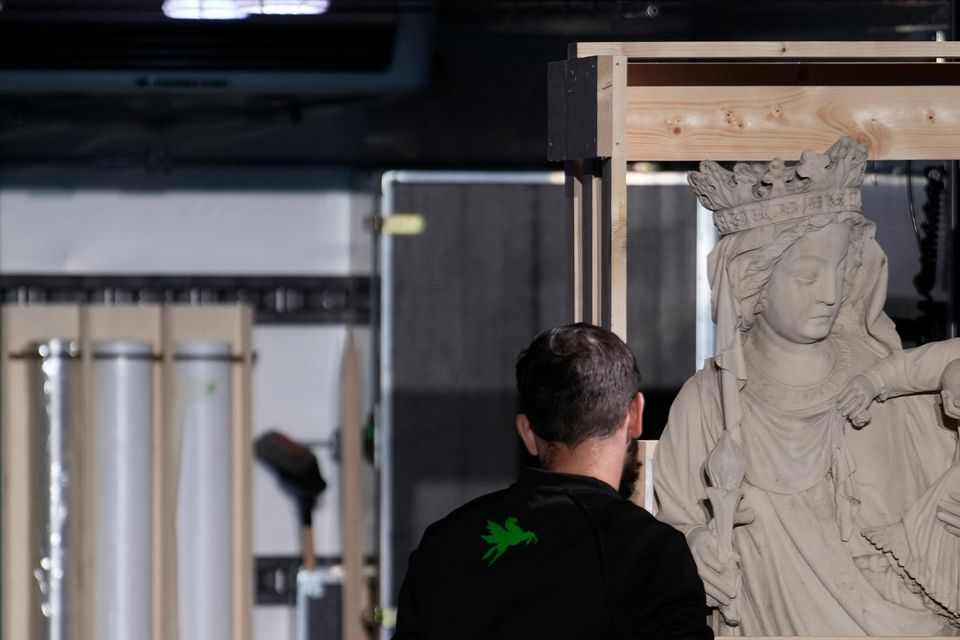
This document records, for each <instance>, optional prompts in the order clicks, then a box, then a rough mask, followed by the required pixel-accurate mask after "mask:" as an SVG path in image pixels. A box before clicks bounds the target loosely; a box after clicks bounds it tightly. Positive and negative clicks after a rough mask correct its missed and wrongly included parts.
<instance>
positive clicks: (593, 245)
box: [587, 160, 609, 325]
mask: <svg viewBox="0 0 960 640" xmlns="http://www.w3.org/2000/svg"><path fill="white" fill-rule="evenodd" d="M601 162H602V161H600V160H595V161H594V162H593V163H592V165H593V171H592V172H591V173H590V185H591V186H590V196H591V202H590V216H591V220H590V318H589V319H588V320H587V322H591V323H593V324H595V325H600V324H602V323H603V287H602V284H603V273H602V271H601V270H602V269H606V268H607V267H608V266H609V265H607V264H605V262H604V258H603V233H604V229H603V176H602V175H598V174H597V173H596V172H597V171H598V170H600V168H599V164H600V163H601Z"/></svg>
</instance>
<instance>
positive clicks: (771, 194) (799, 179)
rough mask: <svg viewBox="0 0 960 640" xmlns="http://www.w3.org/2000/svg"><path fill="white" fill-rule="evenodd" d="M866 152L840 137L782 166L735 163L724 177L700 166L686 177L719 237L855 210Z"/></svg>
mask: <svg viewBox="0 0 960 640" xmlns="http://www.w3.org/2000/svg"><path fill="white" fill-rule="evenodd" d="M867 151H868V147H867V145H866V144H864V143H856V142H854V141H853V140H852V139H851V138H847V137H843V138H840V139H839V140H837V142H836V143H835V144H834V145H833V146H832V147H830V148H829V149H827V151H826V153H817V152H816V151H813V150H812V149H807V150H806V151H804V152H803V153H802V154H801V156H800V161H799V162H797V163H796V164H793V165H790V166H787V165H786V164H784V162H783V160H781V159H780V158H774V159H773V161H772V162H770V163H769V164H766V165H755V164H747V163H738V164H736V165H734V167H733V171H727V170H726V169H724V168H723V167H721V166H720V165H719V164H717V163H716V162H713V161H711V160H704V161H703V162H701V163H700V171H691V172H690V173H689V174H688V175H687V180H688V182H689V183H690V186H691V187H693V190H694V191H695V192H696V194H697V198H699V200H700V202H701V203H702V204H703V206H705V207H706V208H708V209H710V210H712V211H713V212H714V222H715V224H716V225H717V230H718V231H719V232H720V234H721V235H726V234H729V233H735V232H737V231H743V230H744V229H751V228H753V227H759V226H762V225H765V224H773V223H775V222H783V221H786V220H792V219H795V218H803V217H806V216H812V215H814V214H817V213H838V212H841V211H859V210H860V190H859V189H857V187H859V186H860V184H861V183H862V182H863V175H864V171H865V169H866V163H867Z"/></svg>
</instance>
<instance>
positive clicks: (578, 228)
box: [566, 160, 584, 322]
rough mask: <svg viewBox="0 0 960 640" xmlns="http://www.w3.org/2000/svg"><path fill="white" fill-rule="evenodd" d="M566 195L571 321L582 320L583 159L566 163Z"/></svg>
mask: <svg viewBox="0 0 960 640" xmlns="http://www.w3.org/2000/svg"><path fill="white" fill-rule="evenodd" d="M566 196H567V202H568V203H569V207H570V209H569V213H570V215H571V216H572V220H573V238H572V239H573V281H572V282H573V321H574V322H583V206H584V205H583V161H582V160H569V161H567V163H566Z"/></svg>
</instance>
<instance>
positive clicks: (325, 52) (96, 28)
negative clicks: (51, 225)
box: [0, 0, 954, 168]
mask: <svg viewBox="0 0 960 640" xmlns="http://www.w3.org/2000/svg"><path fill="white" fill-rule="evenodd" d="M160 4H161V0H126V1H122V0H91V1H90V2H67V1H66V0H59V1H53V0H2V9H0V163H2V164H4V165H7V166H10V165H20V164H33V163H70V164H73V163H80V164H97V165H155V166H161V167H163V166H179V165H197V164H248V165H262V164H290V165H310V164H333V165H348V166H355V167H370V168H385V167H413V166H415V167H510V168H521V167H522V168H534V167H546V166H549V165H548V164H547V163H546V151H545V150H546V142H545V137H546V66H547V63H548V62H550V61H552V60H558V59H562V58H563V57H565V55H566V47H567V45H568V44H569V43H571V42H575V41H595V40H641V41H642V40H648V41H649V40H903V39H912V40H932V39H934V38H935V36H936V33H937V32H938V31H940V32H943V33H944V34H945V36H946V37H947V38H951V34H952V31H953V29H952V21H953V19H954V18H953V7H952V5H953V3H952V2H949V1H947V0H900V1H892V0H890V1H887V0H860V1H853V0H796V1H780V2H774V1H770V0H746V1H732V0H725V1H715V2H706V1H696V0H653V2H651V1H650V0H639V1H633V0H595V1H586V0H582V1H575V0H570V1H560V0H556V1H534V0H530V1H525V2H521V1H516V0H515V1H506V0H472V1H471V0H446V1H442V0H436V1H433V2H430V1H426V0H422V1H418V0H408V1H402V0H395V1H392V2H391V1H388V0H379V1H378V0H366V1H365V0H332V5H331V6H332V10H331V12H330V13H329V14H327V15H324V16H319V17H311V18H303V19H292V18H281V19H269V18H265V17H264V18H260V19H256V20H255V19H248V20H246V21H242V22H230V23H227V22H216V23H211V22H193V21H188V22H183V21H173V20H168V19H165V18H164V17H163V16H162V14H161V13H160V11H159V5H160ZM411 24H415V26H416V28H414V29H412V30H411V29H410V28H408V27H409V25H411Z"/></svg>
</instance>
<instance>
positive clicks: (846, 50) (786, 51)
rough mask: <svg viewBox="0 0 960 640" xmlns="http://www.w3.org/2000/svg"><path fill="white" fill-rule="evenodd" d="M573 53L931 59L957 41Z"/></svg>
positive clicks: (588, 47) (596, 47)
mask: <svg viewBox="0 0 960 640" xmlns="http://www.w3.org/2000/svg"><path fill="white" fill-rule="evenodd" d="M574 54H575V57H577V58H588V57H591V56H603V55H608V56H627V57H628V58H631V59H640V58H643V59H654V60H670V59H678V60H679V59H690V58H701V59H708V58H722V59H735V58H754V59H773V60H790V59H797V58H809V59H823V58H834V59H838V58H839V59H843V58H848V59H857V58H874V59H880V60H883V59H886V60H896V59H911V58H913V59H922V58H927V59H934V58H960V42H907V41H875V42H787V41H785V42H736V41H734V42H578V43H577V44H576V45H574Z"/></svg>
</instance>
